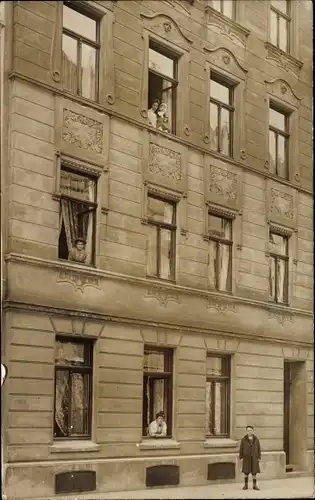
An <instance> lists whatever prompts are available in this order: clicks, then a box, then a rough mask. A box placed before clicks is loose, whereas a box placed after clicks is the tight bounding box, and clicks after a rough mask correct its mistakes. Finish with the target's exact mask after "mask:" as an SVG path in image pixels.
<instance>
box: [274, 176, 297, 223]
mask: <svg viewBox="0 0 315 500" xmlns="http://www.w3.org/2000/svg"><path fill="white" fill-rule="evenodd" d="M267 186H268V187H267V214H268V222H274V223H276V224H280V225H281V226H285V227H289V228H292V229H295V228H296V193H295V190H294V189H292V188H290V187H287V186H284V185H282V184H278V183H276V182H274V181H268V182H267Z"/></svg>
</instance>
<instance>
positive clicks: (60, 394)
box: [55, 371, 70, 436]
mask: <svg viewBox="0 0 315 500" xmlns="http://www.w3.org/2000/svg"><path fill="white" fill-rule="evenodd" d="M69 397H70V389H69V383H68V372H64V371H58V372H57V374H56V408H55V421H56V424H57V425H58V427H59V429H60V433H61V434H62V435H63V436H68V427H67V421H68V419H67V415H68V407H69Z"/></svg>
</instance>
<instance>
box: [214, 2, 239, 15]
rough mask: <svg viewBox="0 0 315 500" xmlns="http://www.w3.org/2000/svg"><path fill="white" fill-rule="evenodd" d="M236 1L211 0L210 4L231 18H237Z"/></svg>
mask: <svg viewBox="0 0 315 500" xmlns="http://www.w3.org/2000/svg"><path fill="white" fill-rule="evenodd" d="M235 2H236V0H211V2H210V5H211V7H213V8H214V9H215V10H217V11H218V12H221V14H224V15H225V16H226V17H229V18H230V19H234V18H235Z"/></svg>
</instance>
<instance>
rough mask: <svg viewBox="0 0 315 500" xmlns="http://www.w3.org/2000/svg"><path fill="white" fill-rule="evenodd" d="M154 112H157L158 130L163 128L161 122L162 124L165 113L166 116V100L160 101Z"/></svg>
mask: <svg viewBox="0 0 315 500" xmlns="http://www.w3.org/2000/svg"><path fill="white" fill-rule="evenodd" d="M156 114H157V121H156V128H157V129H158V130H164V129H163V124H164V119H165V115H166V117H167V116H168V109H167V104H166V102H161V104H160V107H159V109H158V110H157V113H156Z"/></svg>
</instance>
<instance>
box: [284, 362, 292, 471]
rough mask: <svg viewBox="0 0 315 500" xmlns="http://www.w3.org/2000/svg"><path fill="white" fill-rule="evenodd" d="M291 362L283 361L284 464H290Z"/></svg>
mask: <svg viewBox="0 0 315 500" xmlns="http://www.w3.org/2000/svg"><path fill="white" fill-rule="evenodd" d="M291 371H292V370H291V363H289V362H287V361H285V362H284V380H283V382H284V388H283V397H284V400H283V450H284V452H285V459H286V460H285V462H286V466H288V465H289V464H290V406H291V401H290V400H291Z"/></svg>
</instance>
